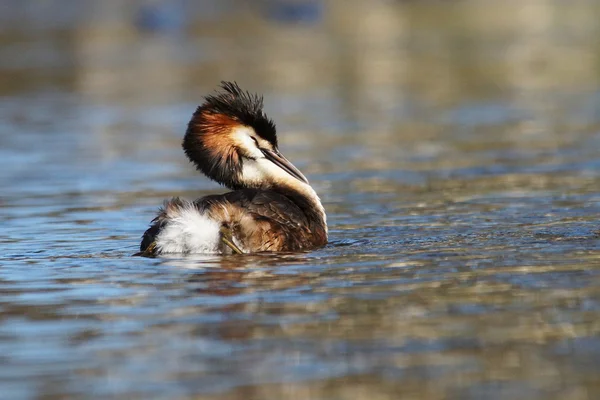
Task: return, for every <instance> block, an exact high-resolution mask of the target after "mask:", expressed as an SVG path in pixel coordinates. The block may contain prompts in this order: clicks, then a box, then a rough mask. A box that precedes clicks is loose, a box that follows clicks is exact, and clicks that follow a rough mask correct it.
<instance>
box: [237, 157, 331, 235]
mask: <svg viewBox="0 0 600 400" xmlns="http://www.w3.org/2000/svg"><path fill="white" fill-rule="evenodd" d="M239 180H240V181H241V182H243V183H244V185H243V186H244V187H247V188H255V189H263V190H264V189H266V190H273V191H275V192H278V193H280V194H282V195H284V196H286V197H287V198H289V199H290V200H292V201H293V202H294V203H295V204H296V205H297V206H298V207H300V209H301V210H302V211H303V212H304V215H306V217H307V219H308V222H309V229H310V230H311V232H312V233H313V234H314V235H316V236H317V237H316V238H315V240H316V241H317V242H323V243H326V242H327V217H326V216H325V209H324V208H323V205H322V204H321V200H320V199H319V196H317V193H316V192H315V191H314V189H313V188H312V187H311V186H310V185H309V184H307V183H304V182H301V181H300V180H298V179H296V178H294V177H293V176H291V175H290V174H289V173H287V172H286V171H284V170H283V169H281V168H279V167H278V166H276V165H275V164H273V163H272V162H271V161H268V160H266V159H264V158H259V159H254V160H245V162H244V165H243V168H242V173H241V177H240V179H239ZM234 189H235V188H234ZM320 239H322V240H320Z"/></svg>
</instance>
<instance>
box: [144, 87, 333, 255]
mask: <svg viewBox="0 0 600 400" xmlns="http://www.w3.org/2000/svg"><path fill="white" fill-rule="evenodd" d="M220 89H221V90H220V91H217V92H216V93H215V94H213V95H209V96H206V97H205V101H204V103H203V104H202V105H200V106H199V107H198V108H197V109H196V112H194V115H193V116H192V119H191V120H190V122H189V124H188V127H187V131H186V133H185V137H184V139H183V150H184V151H185V154H186V155H187V157H188V158H189V159H190V161H191V162H192V163H194V164H195V165H196V168H197V169H198V170H199V171H201V172H202V173H204V174H205V175H206V176H207V177H209V178H211V179H213V180H214V181H216V182H218V183H220V184H222V185H224V186H226V187H227V188H229V189H231V190H232V191H231V192H228V193H225V194H220V195H209V196H205V197H202V198H200V199H197V200H195V201H188V200H182V199H179V198H173V199H171V200H168V201H165V203H164V206H163V208H162V209H161V210H160V211H159V213H158V216H157V217H156V218H154V220H152V223H151V226H150V228H149V229H148V230H147V231H146V232H145V233H144V236H143V239H142V243H141V246H140V250H141V253H139V254H142V255H157V254H164V253H220V254H232V253H239V254H241V253H256V252H264V251H269V252H281V251H299V250H306V249H312V248H316V247H319V246H323V245H325V244H326V243H327V222H326V216H325V210H324V208H323V205H322V204H321V201H320V199H319V197H318V196H317V194H316V193H315V191H314V190H313V188H312V187H311V186H310V184H309V183H308V180H307V179H306V177H305V176H304V175H303V174H302V172H300V171H299V170H298V168H296V167H295V166H294V165H293V164H292V163H291V162H290V161H288V160H287V159H286V158H285V157H284V156H283V155H282V154H281V152H280V151H279V148H278V146H277V133H276V130H275V123H274V122H273V121H272V120H271V119H269V118H268V117H267V116H266V115H265V113H264V111H263V98H262V96H258V95H255V94H251V93H249V92H247V91H243V90H242V89H240V87H239V86H238V85H237V83H232V82H221V87H220Z"/></svg>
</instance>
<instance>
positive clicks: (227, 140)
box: [183, 82, 308, 189]
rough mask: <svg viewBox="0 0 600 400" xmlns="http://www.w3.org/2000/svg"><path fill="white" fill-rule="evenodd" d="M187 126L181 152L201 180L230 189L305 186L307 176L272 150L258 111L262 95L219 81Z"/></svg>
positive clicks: (271, 132)
mask: <svg viewBox="0 0 600 400" xmlns="http://www.w3.org/2000/svg"><path fill="white" fill-rule="evenodd" d="M221 89H222V90H221V91H219V92H217V93H216V94H215V95H210V96H206V97H205V101H204V103H203V104H202V105H201V106H199V107H198V109H197V110H196V112H195V113H194V115H193V116H192V119H191V121H190V122H189V124H188V128H187V132H186V134H185V138H184V139H183V149H184V150H185V154H186V155H187V156H188V158H189V159H190V160H191V161H192V162H193V163H194V164H195V165H196V168H197V169H198V170H200V171H202V172H203V173H204V174H205V175H206V176H208V177H209V178H211V179H214V180H215V181H217V182H219V183H221V184H223V185H225V186H227V187H229V188H232V189H239V188H271V187H273V186H274V185H277V184H282V183H283V184H285V183H288V184H292V185H295V184H306V185H308V180H307V179H306V177H305V176H304V175H303V174H302V173H301V172H300V171H299V170H298V169H297V168H296V167H294V165H293V164H292V163H291V162H289V161H288V160H287V159H286V158H285V157H284V156H283V155H282V154H281V153H280V152H279V149H278V147H277V133H276V131H275V123H274V122H273V121H272V120H271V119H269V118H267V116H266V115H265V113H264V112H263V98H262V96H258V95H253V94H250V93H249V92H246V91H243V90H242V89H240V87H239V86H238V85H237V83H235V82H234V83H232V82H221Z"/></svg>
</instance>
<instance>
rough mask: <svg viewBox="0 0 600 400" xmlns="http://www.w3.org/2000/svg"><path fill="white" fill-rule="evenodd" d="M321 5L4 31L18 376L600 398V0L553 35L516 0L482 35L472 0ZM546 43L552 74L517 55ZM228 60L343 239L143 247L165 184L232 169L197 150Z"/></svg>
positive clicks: (3, 227)
mask: <svg viewBox="0 0 600 400" xmlns="http://www.w3.org/2000/svg"><path fill="white" fill-rule="evenodd" d="M175 3H177V4H178V5H176V6H175V7H186V6H185V2H181V3H178V2H175ZM175 3H173V4H175ZM317 3H318V2H315V3H314V4H312V5H308V6H307V7H308V8H307V9H306V10H308V11H307V12H308V13H309V14H310V15H309V16H310V18H309V19H308V20H307V19H306V18H304V17H302V15H304V14H298V15H300V16H301V17H302V18H299V17H298V18H299V20H298V21H296V19H298V18H296V17H294V18H288V17H287V16H286V17H285V18H274V17H273V16H277V15H280V14H278V12H279V11H277V10H281V8H277V7H284V6H282V5H280V4H278V5H275V6H274V7H275V8H274V10H275V11H274V12H272V13H270V12H263V11H264V10H254V11H253V10H252V8H250V9H248V10H246V11H245V12H247V13H249V14H244V13H240V14H235V13H233V14H231V13H226V12H221V11H219V10H220V9H219V7H214V8H212V9H211V10H212V11H211V12H210V13H207V14H202V15H199V16H196V17H192V16H191V15H192V14H191V13H190V14H186V13H185V12H184V13H183V14H177V13H175V11H174V9H169V10H170V11H169V12H173V13H175V14H172V15H171V14H169V15H167V17H168V18H167V19H165V20H164V21H163V20H162V19H160V18H158V17H157V18H158V19H156V20H154V19H152V21H154V22H153V24H154V25H152V27H153V28H152V29H151V31H152V32H148V30H147V29H146V28H144V27H139V26H136V21H138V22H139V20H137V19H136V18H137V17H136V16H139V15H138V14H137V12H138V11H139V10H137V11H136V8H135V7H133V6H132V8H131V9H128V11H127V10H126V11H127V12H125V13H124V14H120V13H119V12H116V11H115V10H111V9H110V7H108V6H106V7H108V8H107V9H106V10H104V12H103V13H101V12H99V11H98V10H99V9H102V6H100V4H103V3H102V2H93V1H89V2H84V3H82V4H84V5H82V6H81V8H80V9H79V8H78V9H74V10H72V14H69V15H67V16H65V15H63V14H61V15H63V19H60V18H58V17H53V18H55V19H54V20H53V21H54V22H53V23H51V22H50V21H49V19H46V20H44V18H41V16H39V15H38V16H37V17H35V14H36V12H35V11H30V13H33V14H31V15H30V14H27V15H29V17H28V18H29V19H28V21H30V23H31V26H27V27H21V28H19V27H16V26H14V25H8V27H7V28H5V30H4V31H3V33H2V35H0V39H1V41H0V55H2V57H1V58H2V59H1V60H0V69H2V71H3V75H4V76H5V77H6V80H5V81H4V82H3V83H0V96H1V97H0V121H1V122H0V182H1V183H2V188H3V190H2V192H1V193H0V249H1V250H2V251H1V252H0V393H2V398H7V399H9V398H10V399H29V398H31V399H33V398H44V399H60V398H100V399H103V398H107V399H108V398H140V399H151V398H157V399H159V398H171V399H175V398H197V397H201V396H207V397H211V398H213V397H214V398H222V399H232V398H260V399H280V398H290V399H305V398H314V399H316V398H322V399H330V398H339V399H345V398H353V399H355V398H365V399H374V398H381V399H388V398H389V399H392V398H393V399H396V398H427V399H481V398H486V399H488V400H489V399H504V398H527V399H563V398H572V399H594V398H596V397H597V396H598V394H600V386H599V385H598V379H597V377H598V376H599V375H600V357H598V355H599V349H600V335H599V333H600V325H599V324H598V320H599V318H600V268H599V267H598V260H599V259H600V258H599V257H600V236H599V235H600V233H599V232H600V231H599V229H600V228H599V227H598V222H597V219H598V215H600V205H599V204H600V203H599V200H600V189H599V188H600V169H599V166H600V165H599V161H598V156H597V154H598V146H599V145H600V129H599V125H598V118H597V115H596V114H597V113H596V112H595V110H598V109H599V108H600V94H599V93H600V90H599V89H600V84H598V82H597V66H596V65H597V64H595V63H594V62H593V59H590V58H586V57H587V56H589V54H591V53H592V52H593V51H595V47H593V46H594V42H593V41H591V42H585V43H584V42H581V41H579V40H576V39H577V37H579V36H581V35H585V34H587V33H589V32H594V31H595V29H597V28H596V25H595V22H594V21H591V20H588V19H585V18H584V17H585V15H587V14H592V15H595V14H594V13H596V12H597V11H596V7H595V6H593V5H592V4H588V3H585V4H587V5H582V6H581V9H580V13H578V12H577V10H575V11H572V14H569V15H566V16H564V17H563V19H562V20H561V21H562V24H563V25H561V26H562V28H561V29H563V31H560V32H567V33H569V35H560V34H559V33H560V32H559V33H556V32H555V29H558V28H556V27H555V26H554V25H552V24H549V25H544V24H545V22H544V20H542V21H541V22H539V21H538V23H539V24H540V25H539V26H541V27H542V28H543V29H542V28H539V26H538V25H536V26H538V28H539V29H542V34H539V35H538V34H535V33H531V32H530V31H529V30H528V27H529V25H528V24H527V23H524V22H518V21H517V22H515V21H513V20H512V19H511V18H505V19H503V18H504V17H503V15H504V14H503V13H505V12H506V10H504V9H503V8H502V7H499V8H498V9H494V8H493V7H492V10H490V11H489V12H491V13H492V14H497V15H495V16H494V17H495V18H497V20H498V21H504V23H505V25H502V26H495V27H491V28H489V29H487V28H486V26H483V25H478V24H477V23H475V22H472V23H470V24H471V25H469V24H467V25H468V26H467V27H464V26H463V27H461V26H455V25H454V24H451V23H450V22H451V21H447V25H446V24H443V23H440V22H439V21H440V19H439V18H441V17H442V16H444V15H447V13H448V12H452V13H458V14H457V15H462V16H463V17H464V19H465V21H467V20H468V21H479V19H480V18H490V16H489V14H486V12H485V10H482V9H481V8H480V7H478V6H477V5H476V3H477V2H467V3H469V4H471V6H470V7H465V8H460V7H458V6H456V7H454V6H448V5H436V6H426V5H425V6H420V5H419V4H412V5H411V4H408V5H406V4H395V3H394V4H392V3H388V2H381V3H379V2H375V3H373V4H377V6H376V7H374V8H373V10H372V11H370V12H371V13H372V15H375V16H374V17H372V18H374V20H373V21H380V20H381V21H382V22H381V24H383V25H384V26H387V29H386V30H382V31H380V30H378V29H377V26H378V25H380V23H379V22H377V23H374V24H373V25H368V24H369V23H370V22H369V21H370V20H368V19H365V20H364V21H363V22H362V23H364V24H367V25H365V26H367V27H370V28H369V29H367V28H365V30H364V31H363V36H362V39H361V38H360V37H359V38H356V37H355V36H352V32H351V30H350V31H349V30H348V28H347V27H346V26H345V25H344V24H343V23H342V22H339V21H337V22H335V21H333V20H332V21H329V20H328V18H329V16H328V15H329V14H328V13H327V11H326V10H327V8H322V7H321V6H322V5H321V4H320V3H318V4H317ZM416 3H418V2H416ZM525 3H527V4H530V3H531V4H534V3H535V2H525ZM173 4H171V5H170V6H169V7H172V6H173ZM232 4H233V3H232ZM331 4H332V5H331V7H334V6H333V4H334V3H331ZM536 4H537V3H536ZM582 4H583V2H582ZM93 6H95V7H99V8H98V9H95V10H96V11H95V12H96V14H94V13H93V12H92V11H90V10H94V9H93ZM538 6H539V5H538ZM14 7H16V6H13V8H14ZM90 7H92V8H90ZM348 7H350V8H349V9H348V10H347V12H348V18H349V21H350V22H351V21H353V19H352V18H356V17H357V16H360V15H361V14H362V13H364V12H366V11H365V10H364V9H362V8H361V7H360V5H356V4H355V5H353V6H348ZM539 7H542V8H543V9H544V10H546V11H551V12H554V13H558V14H560V13H561V12H562V11H561V10H562V9H561V8H560V7H561V6H560V2H556V3H553V2H550V3H549V4H547V5H546V6H539ZM544 7H547V9H546V8H544ZM586 7H587V8H586ZM16 8H18V7H16ZM301 8H302V7H300V8H299V9H301ZM8 9H9V8H7V10H8ZM11 9H12V8H11ZM234 9H235V7H234ZM311 10H312V11H311ZM315 10H318V13H315V12H314V11H315ZM117 11H118V10H117ZM230 11H231V10H230ZM12 12H15V13H16V12H19V13H24V12H25V11H23V10H22V9H19V10H17V11H15V10H12ZM39 12H42V11H39ZM143 12H152V13H153V12H157V13H160V7H159V8H158V9H157V10H150V11H147V10H146V11H143ZM294 12H296V11H294ZM252 13H254V14H252ZM461 13H462V14H461ZM230 14H231V15H230ZM508 14H510V13H508ZM534 14H535V13H534ZM538 14H539V13H538ZM538 14H536V15H538ZM19 15H21V14H19ZM32 15H33V16H32ZM86 15H88V16H89V15H96V16H95V17H94V18H91V19H89V20H88V19H86V18H85V16H86ZM123 15H125V16H130V17H131V18H129V19H127V18H125V19H124V20H123ZM186 15H187V18H184V17H185V16H186ZM194 15H195V14H194ZM248 15H253V17H251V18H250V17H248ZM286 15H287V14H286ZM294 15H296V14H294ZM307 15H308V14H307ZM539 15H541V14H539ZM107 16H109V17H107ZM151 16H152V18H155V17H156V16H155V15H154V14H152V15H151ZM175 16H176V17H177V18H175ZM171 17H172V18H171ZM38 18H39V19H40V21H45V22H43V23H42V22H37V23H36V22H35V21H38ZM56 18H58V19H56ZM165 18H166V17H165ZM180 18H182V19H180ZM253 18H254V19H253ZM386 18H388V19H386ZM390 18H391V22H394V21H396V20H395V18H399V20H401V21H404V22H406V21H410V22H411V24H412V25H410V26H411V28H410V29H409V28H407V30H406V31H404V30H402V29H400V30H395V28H394V27H395V26H396V25H394V24H391V25H385V24H386V23H389V22H390V20H389V19H390ZM256 20H258V21H260V24H258V25H256V24H257V22H256ZM441 20H444V21H445V20H446V19H445V18H442V19H441ZM73 21H75V22H77V21H79V22H78V23H75V22H73ZM152 21H151V22H152ZM161 21H162V22H161ZM165 21H166V22H165ZM327 21H329V22H330V23H331V25H323V24H326V23H329V22H327ZM365 21H366V22H365ZM386 21H387V22H386ZM507 21H508V22H507ZM511 21H512V22H511ZM582 21H583V22H582ZM586 21H587V22H586ZM163 22H164V24H163ZM520 23H523V25H519V24H520ZM156 24H158V25H156ZM165 24H166V25H165ZM338 24H341V25H338ZM511 24H514V25H511ZM155 25H156V26H155ZM484 25H485V24H484ZM144 26H145V25H144ZM233 26H237V27H246V28H247V29H246V30H242V31H241V32H240V31H236V30H234V29H232V27H233ZM257 26H260V27H262V28H260V27H258V28H257ZM319 26H330V28H331V30H330V31H326V32H322V31H319V30H318V27H319ZM350 26H354V25H353V24H352V23H350ZM361 26H362V25H361ZM250 27H252V29H250ZM315 27H317V28H315ZM142 28H143V29H142ZM315 29H317V30H315ZM174 31H175V33H176V34H174ZM115 32H118V35H117V34H115ZM273 33H277V35H274V34H273ZM590 37H593V36H590ZM595 37H598V36H595ZM465 38H471V39H470V40H471V42H470V43H472V44H473V45H472V46H466V47H465V46H463V45H464V43H465V42H464V41H465ZM569 40H571V41H570V42H569ZM594 40H596V39H594ZM565 41H566V42H568V44H569V46H567V47H563V43H565ZM307 43H309V44H312V47H311V48H307V47H306V46H307ZM319 43H320V44H319ZM365 43H366V44H365ZM394 43H401V44H402V43H404V44H403V45H397V46H394V45H393V44H394ZM339 46H341V47H339ZM511 46H512V47H511ZM519 46H521V47H519ZM513 47H515V48H517V50H514V49H513ZM523 48H524V50H523ZM540 48H543V49H546V50H545V51H546V53H544V52H542V53H541V54H539V55H537V56H536V57H539V58H540V59H541V60H543V61H545V62H546V64H543V65H546V67H545V68H542V67H539V68H541V69H540V70H536V69H535V68H534V67H532V66H531V65H534V64H529V61H527V60H525V61H523V60H521V59H520V58H518V57H516V58H514V59H513V58H508V59H506V60H505V58H506V57H509V56H510V55H511V54H512V53H511V51H517V53H518V51H522V52H523V54H530V53H531V54H533V53H534V52H535V51H537V50H536V49H540ZM335 49H338V50H335ZM447 49H454V50H453V53H448V52H447V51H446V50H447ZM511 49H512V50H511ZM519 49H521V50H519ZM525 50H526V51H525ZM540 51H541V50H540ZM568 51H571V52H573V53H568ZM518 54H521V53H518ZM536 54H537V53H536ZM174 55H175V56H174ZM449 55H454V56H455V57H449ZM557 55H560V56H563V57H561V58H560V59H561V60H562V61H561V62H559V61H557V60H556V59H555V58H554V57H555V56H557ZM567 55H568V57H567ZM27 58H29V59H30V60H33V61H35V62H34V63H32V64H30V63H27V62H26V61H27ZM373 60H379V61H377V62H375V61H373ZM498 60H505V61H504V62H499V61H498ZM569 60H571V61H569ZM582 60H583V61H582ZM534 61H535V60H533V61H531V62H534ZM499 63H500V65H498V64H499ZM535 65H537V64H535ZM465 68H466V69H465ZM530 68H531V69H532V70H531V71H530ZM536 68H537V67H536ZM398 71H400V72H398ZM473 71H475V72H473ZM528 71H529V72H528ZM536 71H537V72H536ZM565 71H567V73H565ZM569 71H572V73H569ZM220 79H235V80H237V81H238V82H239V83H240V84H242V85H243V86H245V87H248V88H249V89H250V90H253V91H254V90H256V91H260V92H262V93H264V94H265V104H266V111H267V113H268V115H269V116H270V117H272V118H273V119H275V121H276V122H277V124H278V129H279V132H280V144H281V146H280V147H281V149H282V151H283V153H284V154H285V155H286V156H287V157H288V158H289V159H291V160H292V161H293V162H294V163H295V165H297V166H298V167H299V168H300V169H301V170H302V171H303V172H305V174H306V175H307V176H308V178H309V180H310V181H311V184H312V185H313V186H314V187H315V189H316V190H317V192H318V193H319V195H320V196H321V198H322V200H323V203H324V205H325V208H326V211H327V215H328V223H329V229H330V241H331V242H330V244H329V245H327V246H326V247H325V248H322V249H318V250H315V251H311V252H306V253H299V254H280V255H276V254H273V255H259V256H242V257H237V256H230V257H219V256H212V255H195V256H165V257H160V258H154V259H150V258H141V257H132V254H133V253H135V252H136V251H137V249H138V246H139V242H140V237H141V234H142V233H143V232H144V230H145V229H146V228H147V226H148V223H149V221H150V220H151V219H152V218H153V217H154V215H155V213H156V211H157V209H158V207H159V206H160V204H161V203H162V201H163V199H165V198H169V197H171V196H181V197H185V198H190V199H191V198H196V197H200V196H203V195H206V194H209V193H219V192H222V191H223V189H222V188H219V187H218V186H217V185H216V184H214V183H212V182H209V181H208V180H207V179H206V178H204V177H203V176H201V175H199V174H198V173H197V172H196V171H194V169H193V167H192V166H191V165H190V164H189V163H188V162H187V160H186V159H185V157H184V154H183V152H182V150H181V148H180V141H181V137H182V135H183V132H184V130H185V126H186V124H187V121H188V119H189V117H190V115H191V113H192V112H193V111H194V109H195V107H196V105H197V104H198V103H199V102H200V101H201V96H202V95H204V94H207V93H210V91H211V90H213V88H215V87H216V84H217V83H218V81H219V80H220Z"/></svg>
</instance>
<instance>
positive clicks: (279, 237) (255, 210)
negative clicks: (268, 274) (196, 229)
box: [197, 189, 312, 252]
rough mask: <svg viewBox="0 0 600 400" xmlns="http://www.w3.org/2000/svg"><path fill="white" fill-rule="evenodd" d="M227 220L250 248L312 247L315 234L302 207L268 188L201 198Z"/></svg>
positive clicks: (203, 204) (202, 204)
mask: <svg viewBox="0 0 600 400" xmlns="http://www.w3.org/2000/svg"><path fill="white" fill-rule="evenodd" d="M197 203H198V207H199V208H202V209H206V210H207V211H208V212H210V213H211V215H212V216H213V218H216V219H218V220H221V221H223V223H224V224H226V225H228V228H229V229H231V232H232V233H233V236H234V237H235V239H236V240H237V241H238V242H239V243H241V244H242V247H243V248H244V250H245V251H247V252H259V251H294V250H300V249H302V248H306V247H310V243H311V240H312V238H311V234H310V232H309V231H308V228H307V225H308V221H307V218H306V216H305V214H304V213H303V212H302V210H301V209H300V208H299V207H298V206H297V205H296V204H295V203H294V202H292V201H291V200H290V199H288V198H287V197H285V196H283V195H281V194H279V193H275V192H272V191H268V190H254V189H244V190H236V191H233V192H229V193H226V194H223V195H215V196H207V197H203V198H202V199H199V200H197Z"/></svg>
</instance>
